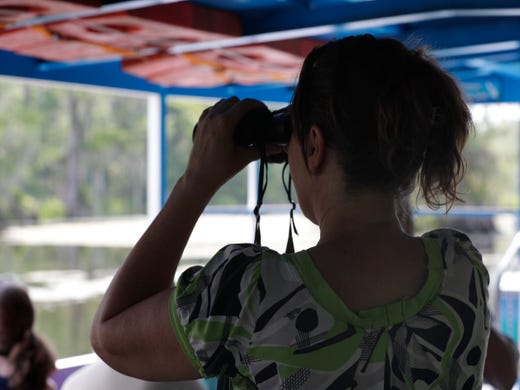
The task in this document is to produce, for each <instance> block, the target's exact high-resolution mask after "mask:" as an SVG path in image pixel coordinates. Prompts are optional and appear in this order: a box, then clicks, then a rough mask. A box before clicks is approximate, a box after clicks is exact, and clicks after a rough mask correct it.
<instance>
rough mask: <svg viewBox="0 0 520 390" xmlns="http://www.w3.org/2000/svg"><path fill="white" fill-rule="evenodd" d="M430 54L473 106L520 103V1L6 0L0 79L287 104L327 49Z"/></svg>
mask: <svg viewBox="0 0 520 390" xmlns="http://www.w3.org/2000/svg"><path fill="white" fill-rule="evenodd" d="M359 33H371V34H373V35H376V36H392V37H396V38H399V39H401V40H403V41H405V42H409V43H410V44H414V45H415V44H417V43H423V44H425V45H427V46H429V47H430V48H431V50H432V51H433V53H434V54H435V55H436V56H437V58H438V59H439V60H440V62H441V64H442V65H443V66H444V67H445V68H446V69H448V70H449V71H450V72H452V73H453V74H454V75H455V76H456V77H457V78H458V79H459V80H460V82H461V84H462V85H463V87H464V89H465V91H466V94H467V95H468V97H469V98H470V99H471V100H472V101H474V102H518V101H520V83H519V81H520V1H518V0H516V1H513V0H471V1H469V0H458V1H457V0H453V1H447V0H422V1H417V0H411V1H407V0H392V1H388V0H368V1H363V0H198V1H179V0H170V1H168V0H162V1H161V0H133V1H96V0H69V1H55V0H0V75H10V76H18V77H27V78H37V79H46V80H53V81H65V82H73V83H82V84H91V85H99V86H108V87H117V88H124V89H133V90H140V91H150V92H159V93H163V94H187V95H197V96H225V95H231V94H235V95H238V96H242V97H245V96H250V97H257V98H261V99H264V100H275V101H276V100H277V101H287V100H288V99H290V96H291V93H292V86H293V85H294V81H295V79H296V77H297V74H298V70H299V67H300V64H301V61H302V60H303V58H304V57H305V55H306V54H307V53H308V51H309V50H310V49H311V48H312V47H313V46H315V45H316V44H318V43H320V42H321V41H324V40H329V39H332V38H339V37H343V36H346V35H351V34H359Z"/></svg>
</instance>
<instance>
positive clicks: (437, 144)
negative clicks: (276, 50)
mask: <svg viewBox="0 0 520 390" xmlns="http://www.w3.org/2000/svg"><path fill="white" fill-rule="evenodd" d="M292 120H293V128H294V129H295V133H296V136H297V137H298V139H299V141H300V143H301V146H302V150H305V141H306V137H307V135H308V132H309V129H310V127H311V126H312V125H318V126H319V127H320V128H321V129H322V131H323V133H324V136H325V142H326V143H327V145H328V146H329V147H331V148H333V149H335V150H336V151H338V155H339V156H340V163H341V164H342V166H343V168H344V172H345V179H346V183H347V185H348V188H349V189H350V190H351V191H356V190H359V189H362V188H369V189H373V190H377V191H384V192H391V193H393V194H394V195H395V196H403V195H407V194H409V193H411V192H412V191H413V189H414V187H415V185H416V183H419V184H420V187H421V190H422V194H423V195H424V198H425V200H426V202H427V204H428V206H429V207H431V208H438V207H440V206H443V205H446V206H447V207H448V208H449V207H451V206H452V205H453V203H454V201H455V200H460V198H459V197H458V194H457V190H456V187H457V185H458V184H459V183H460V181H461V180H462V178H463V176H464V173H465V162H464V160H463V158H462V148H463V146H464V144H465V143H466V140H467V137H468V135H469V132H470V130H471V129H472V127H473V125H472V121H471V115H470V112H469V109H468V107H467V105H466V103H465V101H464V98H463V96H462V93H461V91H460V89H459V87H458V86H457V83H456V82H455V81H454V79H453V78H452V77H451V76H450V75H448V74H447V73H446V72H445V71H444V70H442V69H441V67H440V66H439V65H438V64H437V63H436V62H435V61H434V59H432V58H431V57H429V56H427V55H426V52H425V50H423V49H417V50H412V49H408V48H406V47H405V46H404V45H403V44H402V43H400V42H399V41H397V40H395V39H391V38H382V39H376V38H374V37H373V36H371V35H360V36H352V37H348V38H343V39H340V40H335V41H331V42H329V43H327V44H325V45H323V46H320V47H318V48H315V49H314V50H313V51H311V53H310V54H309V55H308V56H307V58H306V59H305V61H304V64H303V67H302V70H301V73H300V78H299V82H298V85H297V86H296V90H295V92H294V96H293V102H292Z"/></svg>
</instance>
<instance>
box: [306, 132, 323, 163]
mask: <svg viewBox="0 0 520 390" xmlns="http://www.w3.org/2000/svg"><path fill="white" fill-rule="evenodd" d="M306 149H307V150H306V153H307V165H308V167H309V171H310V172H311V173H318V172H319V170H320V168H321V167H322V165H323V161H324V158H325V139H324V137H323V131H322V130H321V128H320V127H319V126H317V125H312V127H311V129H310V131H309V136H308V138H307V144H306Z"/></svg>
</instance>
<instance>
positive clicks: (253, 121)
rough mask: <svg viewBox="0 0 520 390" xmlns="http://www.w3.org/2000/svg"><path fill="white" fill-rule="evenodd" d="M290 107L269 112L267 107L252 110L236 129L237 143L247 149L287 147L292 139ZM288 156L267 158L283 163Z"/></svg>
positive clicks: (282, 154)
mask: <svg viewBox="0 0 520 390" xmlns="http://www.w3.org/2000/svg"><path fill="white" fill-rule="evenodd" d="M291 132H292V131H291V118H290V114H289V106H287V107H284V108H282V109H279V110H275V111H269V109H267V108H266V107H262V108H254V109H252V110H250V111H249V112H248V113H247V114H246V115H245V116H244V118H242V120H241V121H240V122H239V123H238V125H237V127H236V129H235V137H234V139H235V143H236V144H237V145H239V146H243V147H245V148H262V147H264V146H265V145H276V146H286V145H287V144H288V143H289V140H290V139H291ZM285 161H287V154H286V153H285V152H281V153H278V154H275V155H270V156H268V157H267V162H272V163H283V162H285Z"/></svg>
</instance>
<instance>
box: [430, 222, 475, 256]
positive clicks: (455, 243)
mask: <svg viewBox="0 0 520 390" xmlns="http://www.w3.org/2000/svg"><path fill="white" fill-rule="evenodd" d="M422 239H423V240H433V241H435V242H437V244H438V246H439V248H440V250H441V255H442V257H443V258H444V260H445V261H450V260H452V261H456V260H458V259H460V258H467V259H469V260H470V262H471V263H475V262H476V263H480V264H482V255H481V253H480V251H479V250H478V249H477V248H476V247H475V246H474V245H473V242H472V241H471V239H470V237H469V236H468V235H467V234H466V233H464V232H461V231H459V230H455V229H449V228H442V229H435V230H431V231H429V232H426V233H424V234H423V235H422Z"/></svg>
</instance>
